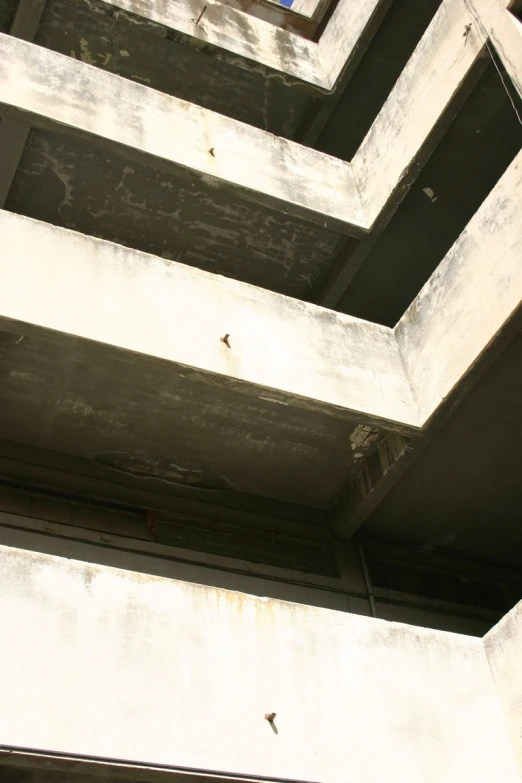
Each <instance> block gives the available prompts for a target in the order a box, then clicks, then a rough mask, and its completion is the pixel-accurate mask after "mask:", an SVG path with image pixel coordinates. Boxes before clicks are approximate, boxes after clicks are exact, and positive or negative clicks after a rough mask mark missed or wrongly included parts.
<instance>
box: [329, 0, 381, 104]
mask: <svg viewBox="0 0 522 783" xmlns="http://www.w3.org/2000/svg"><path fill="white" fill-rule="evenodd" d="M385 1H386V0H357V2H346V0H344V2H343V0H341V2H340V3H339V4H338V6H337V8H336V9H335V11H334V13H333V14H332V17H331V19H330V21H329V22H328V24H327V26H326V28H325V30H324V32H323V34H322V36H321V38H320V40H319V44H318V48H319V60H320V62H321V65H322V67H323V69H324V71H325V73H326V78H327V84H328V87H329V88H330V90H334V89H335V86H336V83H337V81H338V79H339V77H340V76H341V74H342V72H343V70H344V69H345V68H346V66H347V65H348V63H349V61H350V59H351V58H352V56H354V55H355V54H356V51H357V47H358V44H359V43H360V41H361V38H362V36H363V34H364V31H365V30H366V28H367V27H368V25H369V24H370V22H371V20H372V18H373V17H374V16H375V15H376V14H377V12H378V10H379V6H381V5H384V3H385Z"/></svg>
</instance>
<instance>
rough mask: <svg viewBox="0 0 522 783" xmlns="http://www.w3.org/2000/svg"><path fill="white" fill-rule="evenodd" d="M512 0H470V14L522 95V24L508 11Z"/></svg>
mask: <svg viewBox="0 0 522 783" xmlns="http://www.w3.org/2000/svg"><path fill="white" fill-rule="evenodd" d="M516 5H517V3H515V2H513V0H470V2H469V17H470V22H471V24H472V25H473V26H474V27H475V28H477V27H478V28H479V34H480V35H481V36H482V37H483V38H485V37H486V35H487V36H488V37H489V45H490V46H492V47H493V48H494V49H495V51H496V53H497V55H498V57H499V58H500V60H501V61H502V65H503V66H504V68H505V69H506V71H507V73H508V75H509V78H510V79H511V81H512V83H513V85H514V86H515V88H516V90H517V91H518V94H519V95H520V97H521V98H522V23H521V22H520V21H519V19H517V18H516V17H515V16H514V15H513V14H512V13H510V11H509V10H508V7H509V6H516Z"/></svg>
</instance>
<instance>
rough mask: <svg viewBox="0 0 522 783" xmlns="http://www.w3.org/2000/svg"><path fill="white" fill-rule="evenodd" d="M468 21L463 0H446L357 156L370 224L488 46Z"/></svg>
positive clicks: (358, 176)
mask: <svg viewBox="0 0 522 783" xmlns="http://www.w3.org/2000/svg"><path fill="white" fill-rule="evenodd" d="M468 21H469V15H468V12H467V10H466V7H465V5H464V3H463V2H462V0H458V1H456V0H445V2H443V3H442V5H441V6H440V8H439V10H438V11H437V13H436V15H435V17H434V18H433V20H432V22H431V24H430V25H429V27H428V29H427V30H426V32H425V34H424V35H423V37H422V38H421V40H420V42H419V45H418V46H417V48H416V49H415V51H414V53H413V55H412V56H411V58H410V59H409V61H408V63H407V65H406V67H405V69H404V71H403V72H402V73H401V75H400V77H399V79H398V80H397V83H396V84H395V87H394V88H393V90H392V91H391V93H390V95H389V96H388V99H387V100H386V103H385V104H384V106H383V108H382V109H381V111H380V112H379V114H378V115H377V118H376V120H375V122H374V123H373V125H372V127H371V128H370V130H369V131H368V134H367V135H366V137H365V138H364V140H363V141H362V143H361V146H360V147H359V149H358V150H357V152H356V154H355V156H354V158H353V160H352V165H353V171H354V175H355V178H356V180H357V184H358V187H359V190H360V193H361V198H362V202H363V207H364V211H365V214H366V219H367V221H368V224H369V225H372V224H373V223H374V222H375V220H376V219H377V218H378V217H379V214H380V213H381V211H382V209H383V208H384V206H385V205H386V203H387V202H388V200H389V199H390V197H391V196H392V194H393V192H394V190H395V189H396V188H397V187H399V186H400V184H401V182H402V180H404V179H406V178H407V177H408V175H409V172H410V169H412V168H413V167H415V165H416V163H417V157H418V155H419V153H420V151H421V150H422V147H423V145H424V144H425V143H426V141H427V139H428V137H429V135H430V134H431V133H432V132H433V130H434V128H435V126H436V124H437V122H438V121H439V119H440V117H441V116H442V115H443V113H444V112H445V111H446V109H447V107H448V106H449V104H450V102H451V100H452V99H453V98H454V96H455V95H456V93H457V91H458V89H459V87H460V85H461V84H462V83H463V81H464V80H465V78H466V76H467V74H468V72H469V71H470V69H471V67H472V65H473V64H474V62H475V61H476V59H477V57H478V56H479V54H480V53H481V51H482V49H483V46H484V42H483V40H481V39H480V38H479V37H478V36H476V35H469V36H468V37H465V36H464V35H463V33H464V32H465V26H466V24H467V23H468Z"/></svg>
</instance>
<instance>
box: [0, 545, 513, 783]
mask: <svg viewBox="0 0 522 783" xmlns="http://www.w3.org/2000/svg"><path fill="white" fill-rule="evenodd" d="M0 556H1V561H2V573H1V579H0V588H1V598H2V600H1V601H0V623H1V627H2V629H5V633H4V634H3V638H2V644H1V645H0V686H1V689H2V710H0V737H1V739H2V743H5V744H9V745H11V746H20V745H25V746H27V745H28V746H29V747H31V748H40V749H42V750H51V751H54V752H55V753H60V752H63V753H67V752H71V751H72V752H73V753H77V754H82V755H86V756H95V757H98V758H101V759H107V758H108V759H110V758H111V757H112V758H113V759H115V758H116V759H120V760H124V759H128V760H131V761H134V762H135V763H136V766H137V765H138V764H141V765H143V766H145V765H147V764H163V765H172V766H173V767H174V766H176V767H177V768H178V770H179V769H180V767H181V766H182V765H183V766H185V767H191V768H193V769H198V770H200V771H203V770H206V771H208V772H209V773H210V772H211V771H212V770H214V771H216V775H217V771H221V772H222V773H225V774H223V775H222V777H221V779H222V780H223V779H224V780H225V781H226V779H227V776H226V772H228V773H230V777H232V776H233V775H236V776H243V775H244V776H246V777H248V776H249V775H250V776H257V777H258V780H262V779H263V778H264V777H265V778H270V779H272V781H274V779H275V780H277V779H283V780H286V781H289V780H294V781H299V780H301V781H319V783H341V782H342V781H349V783H352V782H353V783H361V782H362V781H365V782H368V781H372V783H373V781H375V782H377V781H379V783H381V781H390V783H397V782H398V781H401V783H433V781H444V783H492V781H499V783H517V781H518V780H519V778H518V773H517V769H516V765H515V761H514V758H513V755H512V752H511V747H510V743H509V738H508V733H507V730H506V726H505V725H504V719H503V713H502V710H501V707H500V702H499V699H498V695H497V690H496V687H495V683H494V680H493V677H492V676H491V672H490V669H489V665H488V659H487V656H486V653H485V650H484V646H483V643H482V640H481V639H476V638H473V637H470V636H464V635H459V634H453V633H445V632H443V631H436V630H431V629H427V628H419V627H412V626H408V625H403V624H400V623H391V622H386V621H384V620H376V619H373V618H369V617H361V616H357V615H354V614H350V613H346V612H340V611H334V610H329V609H320V608H316V607H313V606H305V605H299V604H295V603H289V602H285V601H280V600H275V599H270V598H261V597H259V598H258V597H255V596H251V595H246V594H245V593H241V592H233V591H228V590H223V589H219V588H215V587H208V586H203V585H198V584H191V583H190V582H187V581H179V580H174V579H166V578H163V577H158V576H152V575H149V574H146V573H134V572H133V571H129V570H124V569H123V568H112V567H109V566H104V565H98V564H97V563H92V562H91V563H87V562H82V561H80V560H74V559H68V558H65V557H57V556H53V555H49V554H44V553H42V552H34V551H30V550H29V549H17V548H14V547H6V546H2V547H0ZM517 671H518V673H519V667H518V669H517ZM267 711H268V712H271V711H274V712H276V713H277V716H276V721H275V725H276V728H277V731H278V734H277V736H276V734H275V732H274V731H273V730H272V728H271V727H270V725H269V724H268V722H267V721H266V720H265V719H264V715H265V714H266V712H267ZM49 716H52V720H50V719H49ZM370 726H371V728H372V736H374V737H378V738H379V752H376V750H375V747H374V743H373V742H372V741H371V738H369V727H370ZM49 766H51V765H49ZM71 766H72V765H71ZM74 768H75V767H74V766H73V769H74ZM76 769H77V771H80V770H78V768H76ZM81 771H87V770H86V769H85V766H84V769H83V770H81ZM104 772H105V775H107V778H106V779H107V780H110V779H112V778H113V775H112V774H111V770H110V768H109V769H105V770H104ZM102 774H103V772H102ZM204 774H205V773H203V777H202V780H205V777H204ZM131 775H132V772H131ZM142 779H143V777H142ZM178 780H179V779H178ZM181 780H183V778H181ZM185 783H189V781H187V779H186V778H185ZM216 783H217V777H216Z"/></svg>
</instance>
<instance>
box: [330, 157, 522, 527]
mask: <svg viewBox="0 0 522 783" xmlns="http://www.w3.org/2000/svg"><path fill="white" fill-rule="evenodd" d="M521 204H522V152H521V153H519V155H518V156H517V157H516V158H515V160H514V161H513V162H512V164H511V165H510V166H509V168H508V169H507V171H506V172H505V174H504V175H503V177H502V178H501V179H500V180H499V182H498V183H497V185H495V187H494V188H493V190H492V191H491V193H490V194H489V196H488V197H487V198H486V200H485V201H484V202H483V204H482V205H481V207H480V208H479V209H478V211H477V212H476V213H475V215H474V216H473V218H472V219H471V220H470V222H469V224H468V225H467V226H466V228H465V230H464V231H463V233H462V234H461V235H460V237H459V238H458V239H457V241H456V242H455V244H454V245H453V247H452V248H451V249H450V251H449V252H448V253H447V255H446V256H445V258H444V259H443V261H442V262H441V264H440V265H439V266H438V267H437V269H436V270H435V272H434V273H433V275H432V276H431V278H430V279H429V280H428V282H427V283H426V285H425V286H424V288H423V289H422V290H421V292H420V293H419V294H418V296H417V297H416V299H415V300H414V301H413V303H412V304H411V306H410V307H409V308H408V310H407V311H406V313H405V314H404V316H403V317H402V318H401V320H400V321H399V323H398V324H397V326H396V327H395V329H394V337H395V340H396V344H397V347H398V349H399V353H400V355H401V358H402V362H403V367H404V370H405V373H406V377H407V378H408V381H409V386H410V389H411V391H412V395H413V398H414V401H415V406H416V415H417V424H418V426H419V427H420V428H421V429H422V433H421V434H420V436H418V437H416V438H413V439H410V438H407V437H404V436H402V435H399V434H395V433H392V434H390V435H388V436H387V437H386V438H385V439H384V440H383V441H382V442H381V443H380V444H379V447H378V450H377V452H375V454H374V455H373V456H371V457H370V458H369V459H368V460H367V461H366V462H365V464H364V465H363V466H362V467H361V470H360V472H359V474H358V475H357V476H356V477H355V479H354V480H353V481H351V482H350V483H349V485H348V486H347V487H346V488H345V490H344V491H343V492H342V493H341V496H340V497H339V498H338V500H337V503H336V504H335V505H334V507H333V509H332V522H333V525H334V527H335V529H336V531H337V533H338V534H339V535H340V536H342V537H346V538H349V537H350V536H351V535H353V533H354V532H355V531H356V530H357V529H358V528H359V527H360V526H361V525H362V524H363V523H364V521H365V520H366V518H367V517H368V516H369V514H370V513H371V512H372V511H373V510H374V508H375V507H376V506H377V505H378V503H379V502H380V501H381V500H382V498H383V497H384V496H385V495H386V494H387V492H388V491H389V490H390V489H391V487H392V486H393V485H394V484H395V483H396V481H397V480H398V479H399V478H400V476H401V475H403V473H404V472H405V471H406V469H407V468H408V467H409V465H410V464H411V463H412V461H413V460H414V459H416V457H417V456H418V455H419V454H420V453H421V451H422V449H423V448H425V446H426V445H427V444H428V443H429V441H430V440H431V438H433V437H434V435H435V434H436V433H437V432H438V431H439V430H440V428H441V427H442V426H443V424H444V423H445V421H447V419H448V417H449V416H450V415H451V414H452V413H453V411H454V410H455V408H456V406H457V405H458V404H459V403H460V402H461V400H462V399H463V397H464V395H465V394H466V393H467V392H468V391H469V389H470V388H471V387H472V386H473V385H474V384H475V383H476V382H477V380H478V379H479V378H480V376H481V374H482V373H483V372H484V370H485V369H486V367H487V366H488V365H489V364H490V363H491V362H492V361H494V359H495V357H496V356H498V354H499V353H500V352H501V350H502V349H503V348H504V346H505V345H506V343H507V342H508V341H509V340H510V339H511V337H513V335H514V334H515V333H516V332H517V330H518V329H519V328H520V313H521V304H522V264H521V263H520V248H521V247H522V210H521V209H520V206H521Z"/></svg>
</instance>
